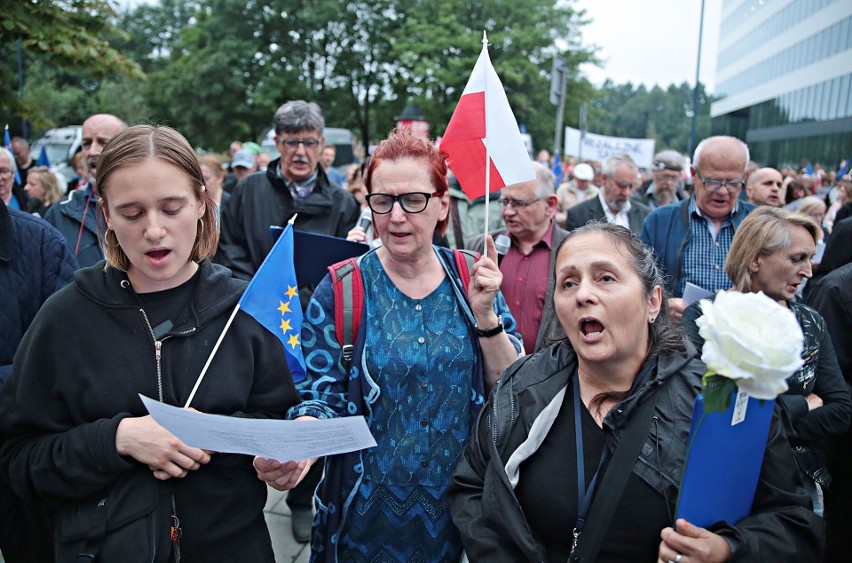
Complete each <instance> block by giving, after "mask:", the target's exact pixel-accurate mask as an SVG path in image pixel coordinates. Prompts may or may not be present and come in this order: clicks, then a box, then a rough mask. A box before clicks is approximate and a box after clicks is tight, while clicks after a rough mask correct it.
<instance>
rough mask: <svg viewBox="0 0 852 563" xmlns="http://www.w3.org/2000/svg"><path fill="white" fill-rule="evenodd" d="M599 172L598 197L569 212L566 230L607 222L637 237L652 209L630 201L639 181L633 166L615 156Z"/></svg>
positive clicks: (629, 159) (605, 162)
mask: <svg viewBox="0 0 852 563" xmlns="http://www.w3.org/2000/svg"><path fill="white" fill-rule="evenodd" d="M601 172H602V174H603V180H604V182H603V187H602V188H601V189H600V191H598V197H595V198H592V199H589V200H586V201H584V202H582V203H578V204H577V205H575V206H574V207H572V208H571V209H569V210H568V219H567V220H566V221H565V228H566V229H567V230H568V231H573V230H574V229H576V228H577V227H582V226H583V225H585V224H586V223H588V222H589V221H606V222H607V223H613V224H615V225H621V226H622V227H624V228H626V229H630V230H631V231H633V232H634V233H636V234H639V230H640V229H641V228H642V222H643V221H645V217H647V216H648V214H649V213H650V212H651V209H650V208H649V207H648V206H647V205H644V204H643V203H640V202H639V201H638V200H635V199H632V197H633V189H634V188H635V187H636V183H637V181H638V178H637V176H638V174H637V173H638V172H639V169H638V168H637V167H636V163H635V162H633V159H632V158H630V156H628V155H626V154H614V155H612V156H610V157H609V158H607V159H606V160H605V161H604V163H603V167H602V168H601Z"/></svg>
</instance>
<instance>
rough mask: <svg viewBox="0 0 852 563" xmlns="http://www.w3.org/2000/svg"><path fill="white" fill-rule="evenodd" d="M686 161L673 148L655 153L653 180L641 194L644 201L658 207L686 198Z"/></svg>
mask: <svg viewBox="0 0 852 563" xmlns="http://www.w3.org/2000/svg"><path fill="white" fill-rule="evenodd" d="M684 162H685V161H684V158H683V155H681V154H680V153H679V152H677V151H673V150H671V149H666V150H664V151H660V152H658V153H657V154H655V155H654V168H653V170H652V181H651V183H650V184H649V185H648V186H647V187H646V188H645V189H644V190H642V193H640V194H639V199H641V201H642V203H644V204H645V205H647V206H648V207H650V208H651V209H656V208H658V207H662V206H664V205H668V204H670V203H674V202H676V201H680V200H683V199H686V197H687V195H686V192H685V191H684V189H683V178H682V177H681V175H682V174H683V165H684Z"/></svg>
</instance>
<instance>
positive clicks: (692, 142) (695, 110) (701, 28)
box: [686, 0, 704, 158]
mask: <svg viewBox="0 0 852 563" xmlns="http://www.w3.org/2000/svg"><path fill="white" fill-rule="evenodd" d="M703 36H704V0H701V19H700V21H699V23H698V62H696V63H695V89H694V90H693V91H692V126H691V127H690V129H689V148H688V149H687V151H686V152H687V154H688V155H689V157H690V158H692V150H693V149H694V148H695V138H696V136H697V135H698V85H699V84H700V83H699V82H698V77H699V75H700V73H701V39H702V37H703Z"/></svg>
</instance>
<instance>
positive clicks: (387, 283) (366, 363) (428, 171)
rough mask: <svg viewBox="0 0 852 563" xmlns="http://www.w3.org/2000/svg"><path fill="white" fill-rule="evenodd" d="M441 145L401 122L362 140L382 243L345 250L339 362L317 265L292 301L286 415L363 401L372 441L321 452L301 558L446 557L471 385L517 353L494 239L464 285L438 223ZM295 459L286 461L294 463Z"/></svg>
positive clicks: (452, 546)
mask: <svg viewBox="0 0 852 563" xmlns="http://www.w3.org/2000/svg"><path fill="white" fill-rule="evenodd" d="M445 160H446V155H445V154H444V153H443V152H442V151H440V150H439V149H438V148H436V147H435V146H434V145H433V144H432V143H431V142H430V141H429V140H428V139H423V138H419V137H416V136H414V135H413V134H412V133H411V131H410V129H407V128H406V129H402V130H401V131H395V132H393V133H391V134H390V136H389V137H388V138H387V139H386V140H385V141H383V142H382V143H381V144H380V145H379V146H378V148H377V149H376V151H375V153H374V154H373V157H372V159H371V161H370V164H369V166H368V167H367V170H366V173H365V176H364V181H365V184H366V187H367V192H368V195H367V196H366V197H367V203H368V205H369V207H370V209H371V210H372V213H373V225H374V228H375V230H376V232H377V234H378V236H379V237H380V238H381V241H382V246H381V247H379V248H378V249H374V250H371V251H370V252H368V253H366V254H365V255H363V256H362V257H361V258H359V268H358V270H357V271H356V272H355V273H353V274H352V275H360V276H361V277H362V279H363V282H364V296H363V297H364V310H363V314H362V316H361V319H356V320H355V322H357V323H358V326H359V330H358V337H357V340H356V341H355V342H354V353H353V356H352V359H351V364H350V366H349V367H348V369H347V368H346V367H344V366H343V365H342V362H341V355H342V354H341V346H340V344H339V343H338V341H337V339H336V336H335V324H334V322H335V299H334V292H333V290H332V281H331V278H330V276H326V278H325V279H324V280H323V281H322V282H321V283H320V285H319V286H318V287H317V289H316V291H315V292H314V295H313V298H312V299H311V302H310V304H309V305H308V308H307V310H306V312H305V322H304V325H303V327H302V348H303V351H304V354H305V360H306V363H307V367H308V376H307V378H306V379H305V380H304V381H303V382H302V384H300V385H299V386H298V389H299V392H300V394H301V398H302V403H301V404H299V405H297V406H296V407H293V408H291V409H290V411H289V412H288V418H291V419H298V418H304V417H315V418H335V417H340V416H353V415H364V416H365V417H366V419H367V423H368V424H369V426H370V430H371V431H372V433H373V436H374V437H375V439H376V443H377V444H378V445H377V447H375V448H371V449H369V450H364V451H361V452H354V453H352V454H345V455H338V456H332V457H329V458H327V459H326V462H325V463H326V465H325V476H324V478H323V481H322V482H321V483H320V485H319V487H318V488H317V497H316V504H317V515H316V518H315V519H314V526H313V533H312V538H311V549H312V560H321V561H353V560H358V561H362V560H363V561H413V560H417V561H458V560H459V558H460V557H461V554H462V546H461V540H460V538H459V534H458V531H457V530H456V528H455V527H454V526H453V523H452V519H451V517H450V511H449V507H448V505H447V497H446V491H447V487H448V485H449V482H450V478H451V476H452V474H453V470H454V469H455V466H456V463H457V462H458V460H459V459H460V457H461V453H462V450H463V448H464V445H465V443H466V442H467V439H468V436H469V435H470V430H471V428H472V426H473V425H474V424H475V421H476V417H477V415H478V414H479V410H480V409H481V407H482V405H483V404H484V402H485V396H486V395H487V393H488V391H489V390H490V388H491V387H492V386H493V385H494V384H495V383H496V381H497V378H498V377H499V375H500V373H501V372H502V371H503V370H504V369H505V368H506V367H508V366H509V365H510V364H511V363H512V362H513V361H514V360H515V359H516V358H517V357H518V355H519V354H520V352H521V349H522V347H521V343H520V340H519V338H518V336H517V334H516V332H515V321H514V319H513V318H512V316H511V314H510V313H509V309H508V307H507V306H506V302H505V300H504V299H503V296H502V294H501V293H500V282H501V280H502V276H501V274H500V270H499V269H498V268H497V252H496V250H495V248H494V241H493V240H491V238H490V237H489V238H488V241H487V255H486V256H483V257H481V258H479V259H478V260H477V261H476V263H475V264H473V266H472V267H471V268H470V283H469V284H467V286H465V284H464V282H462V276H461V275H460V273H459V269H458V266H457V265H456V261H455V260H454V256H453V253H452V251H450V250H448V249H446V248H442V247H438V246H433V244H432V236H433V234H434V233H435V231H436V230H437V231H438V233H443V232H444V231H446V228H447V222H448V216H449V207H450V199H449V193H448V189H447V166H446V163H445ZM307 465H309V463H299V464H298V465H297V464H292V463H285V464H280V463H278V462H275V461H271V460H268V461H264V460H260V461H258V462H256V463H255V467H256V468H257V469H258V473H259V474H260V476H261V478H263V479H264V480H265V481H267V482H269V483H270V484H271V485H272V486H274V487H276V488H279V489H287V488H290V487H292V486H293V485H295V483H296V482H297V481H298V480H299V479H300V477H301V473H302V471H303V470H306V466H307ZM294 466H295V467H294Z"/></svg>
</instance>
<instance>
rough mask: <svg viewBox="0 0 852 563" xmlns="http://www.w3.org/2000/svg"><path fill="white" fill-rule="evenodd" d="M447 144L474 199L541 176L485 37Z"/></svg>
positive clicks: (451, 162)
mask: <svg viewBox="0 0 852 563" xmlns="http://www.w3.org/2000/svg"><path fill="white" fill-rule="evenodd" d="M483 35H484V34H483ZM441 149H443V150H444V152H446V153H447V155H448V157H449V158H448V159H447V162H448V163H449V166H450V168H451V169H452V171H453V172H454V173H455V175H456V178H458V181H459V184H460V185H461V188H462V190H463V191H464V193H465V194H466V195H467V197H469V198H470V199H476V198H478V197H480V196H483V195H485V194H486V193H490V192H494V191H497V190H499V189H500V188H503V187H505V186H511V185H512V184H517V183H520V182H527V181H529V180H533V179H535V170H533V167H532V162H531V160H530V157H529V154H527V149H526V146H525V145H524V140H523V138H522V137H521V132H520V130H519V129H518V123H517V121H515V115H514V114H513V113H512V108H511V107H510V106H509V100H508V99H507V98H506V91H505V90H503V84H502V83H501V82H500V77H498V76H497V73H496V72H495V71H494V67H493V66H492V65H491V58H490V57H489V56H488V43H487V39H486V38H484V37H483V40H482V52H481V53H480V54H479V59H478V60H477V61H476V66H474V67H473V72H472V73H471V75H470V79H469V80H468V82H467V86H465V89H464V92H462V96H461V99H460V100H459V103H458V105H457V106H456V109H455V111H454V112H453V116H452V117H451V118H450V123H449V124H448V125H447V130H446V132H445V133H444V136H443V138H442V139H441ZM486 160H487V161H489V164H490V166H489V169H486ZM486 181H487V182H488V189H487V190H486Z"/></svg>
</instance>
